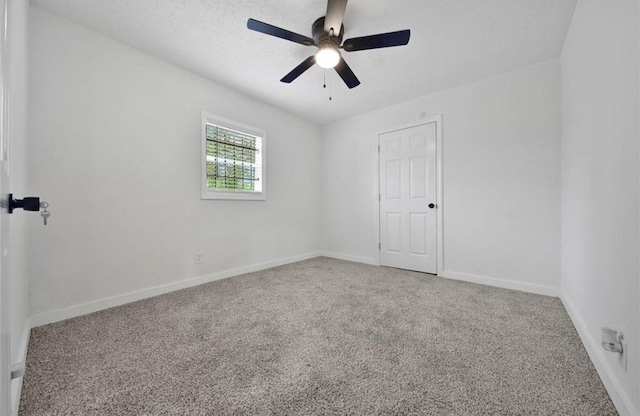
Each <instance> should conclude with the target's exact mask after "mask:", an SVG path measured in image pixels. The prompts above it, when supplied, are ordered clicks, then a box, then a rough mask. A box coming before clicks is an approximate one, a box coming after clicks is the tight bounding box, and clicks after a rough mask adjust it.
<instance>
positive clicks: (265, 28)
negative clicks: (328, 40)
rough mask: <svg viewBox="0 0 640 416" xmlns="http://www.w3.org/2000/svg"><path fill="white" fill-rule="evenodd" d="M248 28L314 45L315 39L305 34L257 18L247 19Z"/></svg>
mask: <svg viewBox="0 0 640 416" xmlns="http://www.w3.org/2000/svg"><path fill="white" fill-rule="evenodd" d="M247 28H249V29H251V30H255V31H256V32H260V33H264V34H266V35H271V36H275V37H277V38H281V39H286V40H290V41H291V42H296V43H300V44H302V45H306V46H311V45H313V43H314V42H313V39H311V38H308V37H306V36H303V35H299V34H297V33H294V32H290V31H288V30H286V29H281V28H279V27H276V26H273V25H270V24H268V23H264V22H261V21H259V20H255V19H249V20H247Z"/></svg>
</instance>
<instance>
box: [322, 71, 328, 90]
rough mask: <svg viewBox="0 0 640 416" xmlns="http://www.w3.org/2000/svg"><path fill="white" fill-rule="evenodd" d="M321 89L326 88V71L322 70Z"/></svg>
mask: <svg viewBox="0 0 640 416" xmlns="http://www.w3.org/2000/svg"><path fill="white" fill-rule="evenodd" d="M322 88H327V70H326V69H324V68H323V69H322Z"/></svg>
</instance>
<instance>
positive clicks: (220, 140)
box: [206, 124, 262, 192]
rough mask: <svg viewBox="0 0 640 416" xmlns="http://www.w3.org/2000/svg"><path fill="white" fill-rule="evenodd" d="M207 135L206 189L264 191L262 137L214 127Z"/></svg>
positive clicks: (211, 126)
mask: <svg viewBox="0 0 640 416" xmlns="http://www.w3.org/2000/svg"><path fill="white" fill-rule="evenodd" d="M206 135H207V188H208V189H214V190H233V191H247V192H261V191H262V182H261V179H262V154H261V152H262V140H261V138H260V137H256V136H253V135H250V134H246V133H242V132H239V131H235V130H231V129H227V128H224V127H221V126H217V125H214V124H207V125H206Z"/></svg>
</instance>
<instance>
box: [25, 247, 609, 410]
mask: <svg viewBox="0 0 640 416" xmlns="http://www.w3.org/2000/svg"><path fill="white" fill-rule="evenodd" d="M20 414H21V415H24V416H27V415H329V414H335V415H342V414H350V415H580V416H587V415H597V416H603V415H615V414H617V413H616V411H615V409H614V407H613V405H612V403H611V401H610V399H609V397H608V396H607V393H606V392H605V390H604V387H603V386H602V383H601V382H600V379H599V378H598V376H597V374H596V372H595V370H594V368H593V366H592V364H591V362H590V361H589V359H588V357H587V354H586V352H585V350H584V348H583V346H582V344H581V342H580V340H579V338H578V335H577V334H576V332H575V330H574V328H573V326H572V324H571V321H570V319H569V317H568V316H567V314H566V312H565V310H564V309H563V306H562V304H561V303H560V301H559V300H558V299H555V298H551V297H545V296H538V295H531V294H526V293H522V292H517V291H510V290H503V289H496V288H491V287H485V286H480V285H474V284H470V283H462V282H455V281H450V280H445V279H440V278H437V277H433V276H429V275H425V274H421V273H414V272H407V271H401V270H395V269H388V268H380V267H372V266H366V265H361V264H355V263H349V262H345V261H339V260H332V259H327V258H317V259H312V260H308V261H304V262H300V263H295V264H290V265H287V266H282V267H277V268H274V269H270V270H265V271H262V272H257V273H251V274H247V275H243V276H238V277H235V278H231V279H227V280H222V281H218V282H213V283H209V284H206V285H203V286H198V287H194V288H190V289H186V290H182V291H179V292H174V293H171V294H168V295H164V296H159V297H156V298H152V299H147V300H144V301H140V302H136V303H132V304H129V305H125V306H122V307H118V308H113V309H109V310H106V311H102V312H97V313H94V314H91V315H87V316H83V317H79V318H75V319H71V320H68V321H64V322H60V323H55V324H51V325H47V326H43V327H39V328H35V329H34V330H33V331H32V334H31V342H30V344H29V352H28V359H27V371H26V376H25V381H24V388H23V395H22V402H21V403H20Z"/></svg>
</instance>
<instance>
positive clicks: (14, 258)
mask: <svg viewBox="0 0 640 416" xmlns="http://www.w3.org/2000/svg"><path fill="white" fill-rule="evenodd" d="M28 12H29V4H28V2H25V1H19V0H12V1H10V2H9V54H10V60H9V62H10V68H9V123H8V140H9V151H8V154H9V176H10V179H9V181H10V189H9V190H8V191H9V192H11V193H13V194H15V195H16V197H18V198H21V197H23V196H28V193H29V187H28V186H27V120H28V114H27V44H28ZM39 220H40V216H38V214H36V213H31V212H23V211H22V210H17V211H16V212H15V213H14V214H12V215H11V216H10V223H11V225H10V231H9V247H8V248H9V287H10V293H11V295H10V297H11V299H10V320H11V333H10V340H11V362H12V363H13V364H15V363H19V362H21V361H23V360H24V357H25V354H26V347H27V345H26V344H27V339H28V333H29V330H30V329H31V328H30V325H29V321H28V315H29V301H28V284H29V278H28V270H27V267H28V259H27V231H28V230H27V224H28V223H29V222H33V221H35V222H38V221H39ZM20 383H21V379H17V380H14V382H13V384H12V387H13V396H12V399H13V400H14V403H13V406H14V410H15V409H16V406H17V400H18V398H19V390H20Z"/></svg>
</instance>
